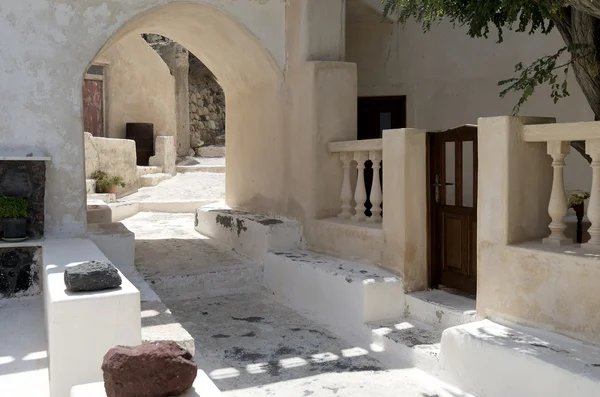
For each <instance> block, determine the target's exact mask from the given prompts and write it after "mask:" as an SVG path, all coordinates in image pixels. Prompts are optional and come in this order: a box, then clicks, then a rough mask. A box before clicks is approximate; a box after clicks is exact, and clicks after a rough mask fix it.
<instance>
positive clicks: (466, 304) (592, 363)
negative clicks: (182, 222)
mask: <svg viewBox="0 0 600 397" xmlns="http://www.w3.org/2000/svg"><path fill="white" fill-rule="evenodd" d="M195 222H196V230H197V231H199V232H200V233H202V234H205V235H207V236H210V237H212V238H215V239H217V240H219V241H222V242H224V243H225V244H227V245H228V246H230V247H231V248H233V249H234V250H236V251H238V252H240V253H242V254H244V255H247V256H250V257H252V258H255V259H256V260H261V259H260V258H261V257H262V261H263V262H264V273H263V280H262V284H263V286H264V287H265V288H266V289H267V290H269V291H271V292H272V293H273V297H274V298H276V299H278V300H280V301H281V302H282V303H284V304H286V305H287V306H289V307H291V308H293V309H295V310H297V311H299V312H301V313H304V314H306V315H307V316H310V317H314V319H315V320H316V321H318V322H320V323H321V324H323V325H324V326H326V327H327V328H329V329H330V330H331V331H333V332H335V333H336V334H338V335H340V336H342V337H344V338H345V339H346V340H348V341H349V342H352V343H356V345H357V346H368V347H369V348H370V350H371V351H372V352H374V356H375V357H377V358H378V359H379V360H380V361H381V362H382V363H383V364H384V365H385V366H387V367H389V368H406V366H407V365H409V366H412V367H416V368H419V369H421V370H423V371H425V372H427V373H429V374H432V375H434V376H436V377H438V378H440V379H441V380H443V381H445V382H447V383H449V384H452V385H454V386H457V387H459V388H460V389H462V390H464V391H466V392H469V393H473V395H477V396H482V397H483V396H485V397H506V396H511V397H531V396H556V397H558V396H564V395H570V396H571V395H572V396H581V397H593V396H597V395H598V390H600V349H598V347H595V346H588V345H585V344H583V343H582V342H579V341H576V340H573V339H570V338H567V337H565V336H561V335H558V334H553V333H549V332H544V331H540V330H534V329H526V328H523V327H519V326H517V325H514V324H508V323H507V324H499V323H496V322H492V321H489V320H482V319H480V318H477V316H476V312H475V300H474V299H471V298H469V297H465V296H461V295H456V294H453V293H451V292H449V291H444V290H431V291H422V292H416V293H408V294H405V293H404V291H403V286H402V280H401V279H400V278H399V277H397V276H396V275H393V274H391V273H389V272H387V271H385V270H383V269H380V268H377V267H373V266H369V265H364V264H360V263H356V262H352V261H346V260H341V259H338V258H333V257H330V256H326V255H321V254H317V253H314V252H311V251H308V250H306V249H305V247H304V242H303V240H302V236H301V234H302V228H301V226H300V225H299V224H298V223H297V222H295V221H293V220H289V219H284V218H280V217H270V216H265V215H257V214H250V213H247V212H244V211H237V210H232V209H229V208H225V207H221V208H219V207H217V206H212V207H204V208H200V209H199V210H198V211H197V212H196V221H195Z"/></svg>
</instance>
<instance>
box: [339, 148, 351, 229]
mask: <svg viewBox="0 0 600 397" xmlns="http://www.w3.org/2000/svg"><path fill="white" fill-rule="evenodd" d="M352 160H353V156H352V153H347V152H342V153H340V161H341V162H342V168H343V169H344V179H343V180H342V191H341V193H340V199H341V201H342V212H341V213H340V214H339V215H338V218H342V219H350V218H351V217H352V186H351V185H350V166H351V165H352Z"/></svg>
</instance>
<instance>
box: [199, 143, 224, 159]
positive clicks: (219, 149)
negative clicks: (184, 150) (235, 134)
mask: <svg viewBox="0 0 600 397" xmlns="http://www.w3.org/2000/svg"><path fill="white" fill-rule="evenodd" d="M196 154H198V156H200V157H225V146H203V147H200V148H198V149H196Z"/></svg>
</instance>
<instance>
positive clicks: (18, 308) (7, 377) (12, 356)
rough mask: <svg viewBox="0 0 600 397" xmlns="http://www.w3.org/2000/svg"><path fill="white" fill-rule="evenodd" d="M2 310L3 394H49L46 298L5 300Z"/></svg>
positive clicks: (40, 396)
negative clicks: (45, 315)
mask: <svg viewBox="0 0 600 397" xmlns="http://www.w3.org/2000/svg"><path fill="white" fill-rule="evenodd" d="M0 313H2V314H1V315H0V335H2V342H0V395H2V397H20V396H27V397H30V396H31V397H49V396H50V394H49V390H50V388H49V382H48V351H47V350H48V345H47V343H46V333H45V324H44V302H43V300H42V299H41V297H36V298H27V299H10V300H4V301H2V302H0Z"/></svg>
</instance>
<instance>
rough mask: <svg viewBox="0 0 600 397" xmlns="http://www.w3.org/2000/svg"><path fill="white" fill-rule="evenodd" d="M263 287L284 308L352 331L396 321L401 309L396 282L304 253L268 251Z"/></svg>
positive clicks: (366, 268)
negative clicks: (372, 323)
mask: <svg viewBox="0 0 600 397" xmlns="http://www.w3.org/2000/svg"><path fill="white" fill-rule="evenodd" d="M264 285H265V287H266V288H267V289H269V290H271V291H272V292H274V293H275V295H276V296H279V297H282V298H284V299H285V301H287V304H288V306H291V307H292V308H294V309H296V310H306V311H308V312H310V313H313V314H314V315H316V316H317V318H319V319H320V320H321V321H323V322H324V323H325V324H327V325H331V326H334V327H335V326H341V327H343V328H346V329H349V330H352V331H357V332H362V330H363V329H364V324H365V323H369V322H375V321H383V320H388V319H393V318H400V317H401V316H402V315H403V313H404V309H405V305H404V291H403V286H402V281H401V280H400V278H398V277H396V276H395V275H393V274H391V273H389V272H387V271H385V270H383V269H380V268H377V267H374V266H369V265H363V264H359V263H356V262H351V261H346V260H340V259H337V258H333V257H329V256H325V255H320V254H316V253H313V252H310V251H303V250H295V251H279V252H272V253H268V254H267V255H266V259H265V270H264Z"/></svg>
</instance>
